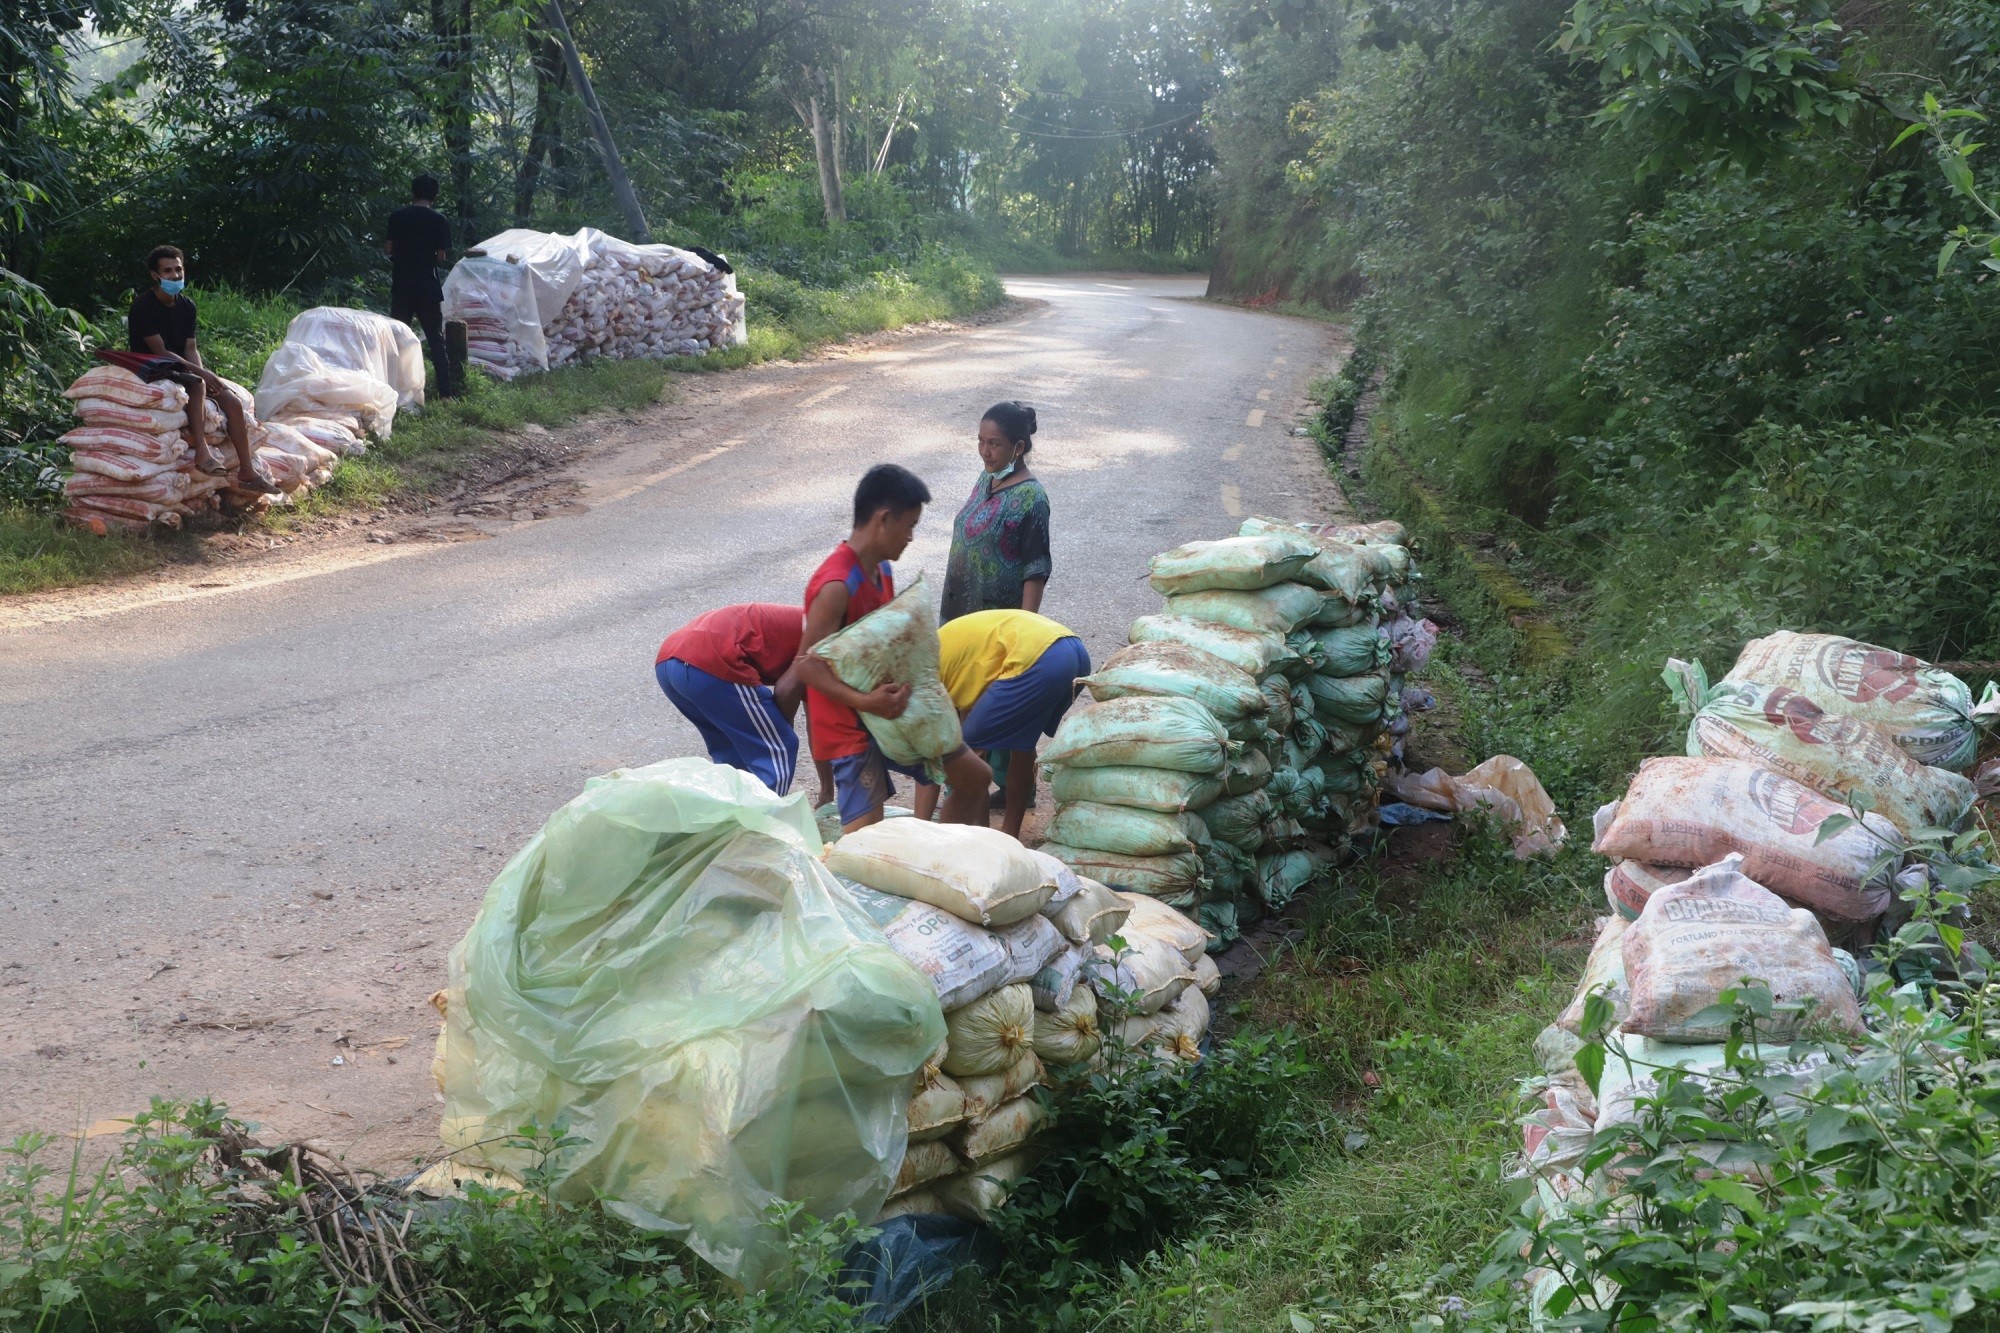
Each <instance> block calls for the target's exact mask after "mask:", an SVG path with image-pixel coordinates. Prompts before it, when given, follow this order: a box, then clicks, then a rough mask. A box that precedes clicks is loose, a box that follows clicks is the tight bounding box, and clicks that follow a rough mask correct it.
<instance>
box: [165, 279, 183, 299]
mask: <svg viewBox="0 0 2000 1333" xmlns="http://www.w3.org/2000/svg"><path fill="white" fill-rule="evenodd" d="M185 286H187V279H186V278H161V279H160V290H161V291H163V292H165V293H166V294H167V295H168V296H179V295H180V294H181V289H182V288H183V287H185Z"/></svg>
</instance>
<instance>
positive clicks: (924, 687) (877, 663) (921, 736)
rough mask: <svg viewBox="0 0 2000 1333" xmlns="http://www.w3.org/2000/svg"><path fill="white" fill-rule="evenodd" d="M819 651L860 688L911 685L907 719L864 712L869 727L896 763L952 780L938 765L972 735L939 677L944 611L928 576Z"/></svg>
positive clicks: (829, 639) (829, 638) (848, 682)
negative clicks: (936, 604) (936, 606)
mask: <svg viewBox="0 0 2000 1333" xmlns="http://www.w3.org/2000/svg"><path fill="white" fill-rule="evenodd" d="M812 654H813V656H814V657H817V658H819V659H820V660H822V661H824V662H825V663H826V664H827V665H828V666H830V667H832V668H833V671H834V674H835V675H837V676H839V677H840V679H841V681H842V683H843V684H846V685H850V686H852V687H853V688H855V689H857V690H872V689H874V688H876V687H877V686H879V685H881V684H883V683H885V682H888V681H895V682H897V683H899V684H903V685H907V686H909V687H910V702H909V706H908V707H906V708H904V709H903V712H902V715H901V716H899V717H877V716H876V715H875V714H873V713H863V714H862V715H861V724H862V725H863V726H865V727H867V728H868V734H869V735H871V736H873V737H874V738H875V743H876V744H878V745H880V746H881V747H882V753H883V754H885V755H887V756H888V757H889V758H890V759H891V760H893V761H894V762H896V763H899V764H923V765H925V766H926V767H927V768H929V769H930V770H931V778H932V780H933V781H937V782H941V781H943V780H944V771H943V769H941V768H939V767H938V764H937V761H938V760H939V759H941V758H943V757H944V756H945V755H948V754H950V753H951V752H952V751H954V750H956V749H957V748H958V747H959V745H960V744H961V743H963V741H964V737H963V736H962V735H961V734H960V732H959V729H958V709H957V708H956V707H955V706H953V704H952V702H951V695H949V694H947V693H946V692H945V688H944V682H942V681H941V680H939V679H938V634H937V612H936V611H934V610H933V609H932V607H931V594H930V590H929V589H928V588H926V587H925V586H924V577H923V575H921V574H919V575H918V576H917V577H916V580H915V581H914V582H913V583H911V584H910V586H909V587H907V588H905V589H904V590H903V591H901V592H899V593H897V594H896V595H895V596H894V597H893V598H891V599H890V600H889V601H888V602H887V603H885V604H884V605H882V606H878V607H876V608H875V609H874V610H873V611H870V612H869V613H868V614H867V615H865V616H863V617H861V619H859V620H857V621H855V622H854V623H853V624H852V625H849V626H848V627H847V628H846V629H843V630H841V631H840V632H839V633H838V634H830V635H828V636H827V637H826V638H824V639H821V640H820V641H819V642H818V643H816V644H814V645H813V646H812Z"/></svg>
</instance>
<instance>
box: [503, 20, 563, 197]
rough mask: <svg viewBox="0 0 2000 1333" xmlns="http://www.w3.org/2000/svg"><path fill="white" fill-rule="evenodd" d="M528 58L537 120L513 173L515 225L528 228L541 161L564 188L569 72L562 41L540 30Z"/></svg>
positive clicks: (534, 33) (531, 41)
mask: <svg viewBox="0 0 2000 1333" xmlns="http://www.w3.org/2000/svg"><path fill="white" fill-rule="evenodd" d="M528 41H529V47H528V59H529V62H530V63H531V64H532V65H533V66H534V70H535V120H534V124H533V126H532V127H531V128H530V129H529V131H528V151H527V154H526V155H525V156H523V157H522V159H521V165H520V168H519V170H517V171H516V172H515V173H514V225H515V226H517V227H525V226H527V225H528V221H529V219H530V218H532V217H533V216H534V212H535V189H536V187H537V186H538V185H540V183H541V179H542V162H543V159H545V158H546V159H547V160H548V164H549V168H550V170H551V171H553V172H554V173H555V175H556V182H555V188H557V189H560V188H561V187H562V184H563V182H562V165H563V161H564V159H563V149H562V140H561V137H560V133H559V125H560V122H559V117H560V115H561V111H562V107H561V100H560V99H561V95H562V90H563V82H564V80H565V79H566V78H568V71H567V69H565V68H564V66H563V57H562V44H561V43H560V42H558V41H556V39H555V38H553V37H551V36H549V35H548V33H547V32H545V31H542V30H541V29H539V28H538V29H536V30H534V31H532V32H531V33H529V35H528Z"/></svg>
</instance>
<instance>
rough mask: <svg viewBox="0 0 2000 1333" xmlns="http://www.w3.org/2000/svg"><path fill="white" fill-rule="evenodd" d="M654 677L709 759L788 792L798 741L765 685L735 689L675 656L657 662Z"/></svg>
mask: <svg viewBox="0 0 2000 1333" xmlns="http://www.w3.org/2000/svg"><path fill="white" fill-rule="evenodd" d="M653 674H654V675H655V676H656V677H658V678H659V682H660V688H661V689H662V690H665V691H666V694H667V698H668V699H669V700H671V701H672V702H673V705H674V707H676V708H678V709H680V710H681V714H682V716H684V717H686V718H687V720H688V721H690V722H692V723H694V726H695V730H696V731H699V732H700V733H701V739H702V742H703V743H704V744H705V745H707V746H708V757H709V758H710V759H713V760H714V761H715V762H716V763H718V764H727V765H729V766H730V767H731V768H740V769H742V770H743V771H744V772H745V773H748V774H750V775H751V776H752V777H754V778H757V779H758V780H760V781H761V782H763V784H764V785H765V786H766V787H769V788H770V789H771V790H772V791H774V792H776V793H777V794H778V795H780V796H783V795H785V794H786V793H787V792H789V791H790V790H791V789H792V773H793V771H794V770H795V769H796V768H797V767H798V764H799V737H798V733H797V732H795V731H793V730H792V724H791V723H790V722H788V721H787V720H786V719H785V715H784V714H783V713H781V712H779V711H778V700H777V696H775V695H773V694H772V693H771V687H770V686H768V685H738V684H737V683H736V682H735V681H733V680H723V679H721V678H720V677H717V676H711V675H709V674H708V673H707V672H706V671H703V670H702V669H701V668H700V667H691V666H689V665H688V664H687V663H686V662H683V661H681V660H680V659H679V658H678V657H669V658H668V659H667V660H666V661H664V662H661V663H659V664H658V665H657V666H655V667H654V668H653Z"/></svg>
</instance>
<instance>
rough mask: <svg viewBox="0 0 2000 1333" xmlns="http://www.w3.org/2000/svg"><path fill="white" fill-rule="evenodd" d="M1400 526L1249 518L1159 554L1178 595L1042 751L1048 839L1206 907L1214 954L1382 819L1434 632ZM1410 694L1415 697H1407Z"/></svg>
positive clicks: (1160, 577) (1158, 586)
mask: <svg viewBox="0 0 2000 1333" xmlns="http://www.w3.org/2000/svg"><path fill="white" fill-rule="evenodd" d="M1404 542H1405V538H1404V534H1403V530H1402V528H1401V527H1400V526H1399V525H1397V524H1394V523H1382V524H1371V525H1365V526H1352V527H1325V528H1311V527H1306V526H1302V525H1298V524H1289V523H1281V522H1278V521H1276V520H1273V519H1266V518H1252V519H1248V520H1246V521H1245V522H1244V524H1243V526H1242V529H1241V530H1240V532H1239V533H1238V535H1236V536H1234V537H1229V538H1225V539H1223V540H1220V541H1208V542H1191V543H1189V544H1187V545H1185V546H1181V547H1178V548H1176V549H1174V550H1172V551H1168V552H1166V553H1164V554H1162V555H1159V556H1156V557H1154V559H1153V561H1152V566H1151V580H1152V585H1153V587H1154V589H1155V590H1156V591H1158V592H1160V593H1162V594H1164V595H1165V597H1166V605H1165V607H1164V608H1163V609H1162V611H1161V612H1160V614H1157V615H1149V616H1141V617H1140V618H1139V619H1138V620H1136V621H1134V622H1133V624H1132V629H1131V634H1130V640H1131V645H1130V646H1129V647H1127V648H1125V649H1123V650H1121V651H1120V652H1118V653H1116V654H1115V655H1113V656H1112V657H1111V658H1110V659H1109V660H1107V661H1106V662H1105V663H1104V665H1103V666H1102V667H1101V668H1100V669H1099V670H1098V671H1097V672H1095V673H1094V674H1092V675H1091V676H1088V677H1086V678H1085V679H1084V681H1083V684H1084V686H1085V687H1086V688H1087V689H1088V690H1089V691H1090V694H1091V697H1092V699H1094V700H1095V701H1096V702H1095V703H1094V704H1093V705H1092V706H1091V707H1089V708H1085V709H1081V710H1078V711H1074V712H1072V713H1071V714H1070V715H1069V717H1068V718H1066V719H1065V720H1064V722H1063V724H1062V726H1061V728H1060V729H1059V730H1058V731H1057V733H1056V735H1055V738H1054V739H1053V741H1052V742H1051V743H1050V745H1049V747H1048V749H1047V750H1046V751H1045V752H1044V753H1043V755H1042V761H1043V763H1044V765H1045V767H1046V768H1047V770H1048V772H1049V774H1050V781H1051V785H1052V788H1053V791H1054V795H1055V799H1056V809H1055V813H1054V816H1053V817H1052V819H1051V820H1050V823H1049V828H1048V839H1049V841H1048V843H1047V844H1046V845H1045V847H1044V850H1045V851H1047V852H1049V853H1050V854H1051V855H1054V856H1056V857H1057V858H1059V859H1061V860H1062V861H1064V862H1065V863H1067V864H1068V865H1070V866H1071V867H1073V868H1074V869H1075V870H1076V871H1077V872H1078V873H1079V874H1084V875H1089V876H1092V877H1095V878H1097V879H1101V880H1103V881H1104V882H1106V883H1109V884H1113V885H1116V886H1118V887H1120V888H1124V889H1129V890H1132V891H1134V892H1137V893H1142V894H1145V895H1148V896H1149V897H1153V898H1157V899H1159V900H1160V901H1162V902H1164V903H1167V904H1170V905H1172V906H1174V907H1178V908H1181V909H1182V910H1184V911H1188V912H1194V913H1197V914H1198V919H1199V920H1200V921H1201V923H1202V925H1203V926H1204V927H1205V928H1206V929H1207V930H1208V931H1209V933H1210V934H1211V936H1212V937H1213V940H1214V947H1217V948H1220V947H1223V946H1224V945H1226V944H1227V943H1228V942H1229V941H1231V940H1233V939H1235V938H1237V936H1238V935H1239V934H1240V933H1241V931H1242V929H1243V927H1244V926H1246V925H1249V924H1251V923H1252V922H1254V921H1255V920H1257V919H1258V918H1259V917H1260V916H1261V915H1262V914H1263V913H1264V912H1266V911H1267V910H1274V909H1277V908H1280V907H1283V906H1284V905H1285V904H1286V903H1287V902H1289V901H1290V900H1291V898H1292V897H1293V896H1294V895H1295V894H1296V893H1297V892H1298V891H1299V890H1300V889H1301V888H1302V887H1304V886H1305V885H1306V883H1308V882H1309V881H1310V880H1312V879H1313V878H1314V876H1316V875H1318V874H1321V873H1322V872H1324V871H1325V870H1327V869H1329V868H1330V867H1331V866H1333V865H1334V864H1335V863H1336V861H1337V860H1338V859H1339V858H1340V857H1341V856H1342V854H1343V853H1344V851H1345V850H1346V848H1347V846H1348V844H1349V842H1350V841H1351V839H1352V838H1353V836H1354V835H1355V834H1357V833H1360V832H1363V831H1365V830H1368V829H1370V828H1371V827H1372V826H1373V824H1374V822H1375V806H1376V803H1377V799H1378V796H1379V788H1380V785H1381V778H1382V775H1383V773H1384V772H1385V771H1386V770H1387V769H1388V767H1389V766H1390V764H1391V763H1400V761H1401V742H1402V737H1403V735H1404V734H1405V733H1407V731H1408V717H1407V713H1406V711H1405V689H1404V677H1405V675H1406V673H1408V672H1409V671H1412V670H1415V669H1417V668H1419V667H1421V666H1422V665H1423V663H1424V662H1425V661H1426V660H1427V659H1428V657H1429V654H1430V649H1431V646H1432V645H1433V644H1434V643H1435V642H1436V633H1437V631H1436V627H1435V626H1433V625H1432V624H1431V623H1430V622H1429V621H1424V620H1417V619H1414V618H1412V617H1411V616H1410V615H1409V614H1408V613H1407V611H1406V609H1405V607H1406V602H1407V590H1408V585H1409V583H1410V580H1411V579H1412V577H1413V572H1412V569H1411V562H1410V555H1409V550H1408V548H1407V546H1406V545H1405V544H1404ZM1409 702H1411V703H1415V702H1417V698H1416V693H1415V692H1412V694H1411V697H1410V699H1409Z"/></svg>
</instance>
